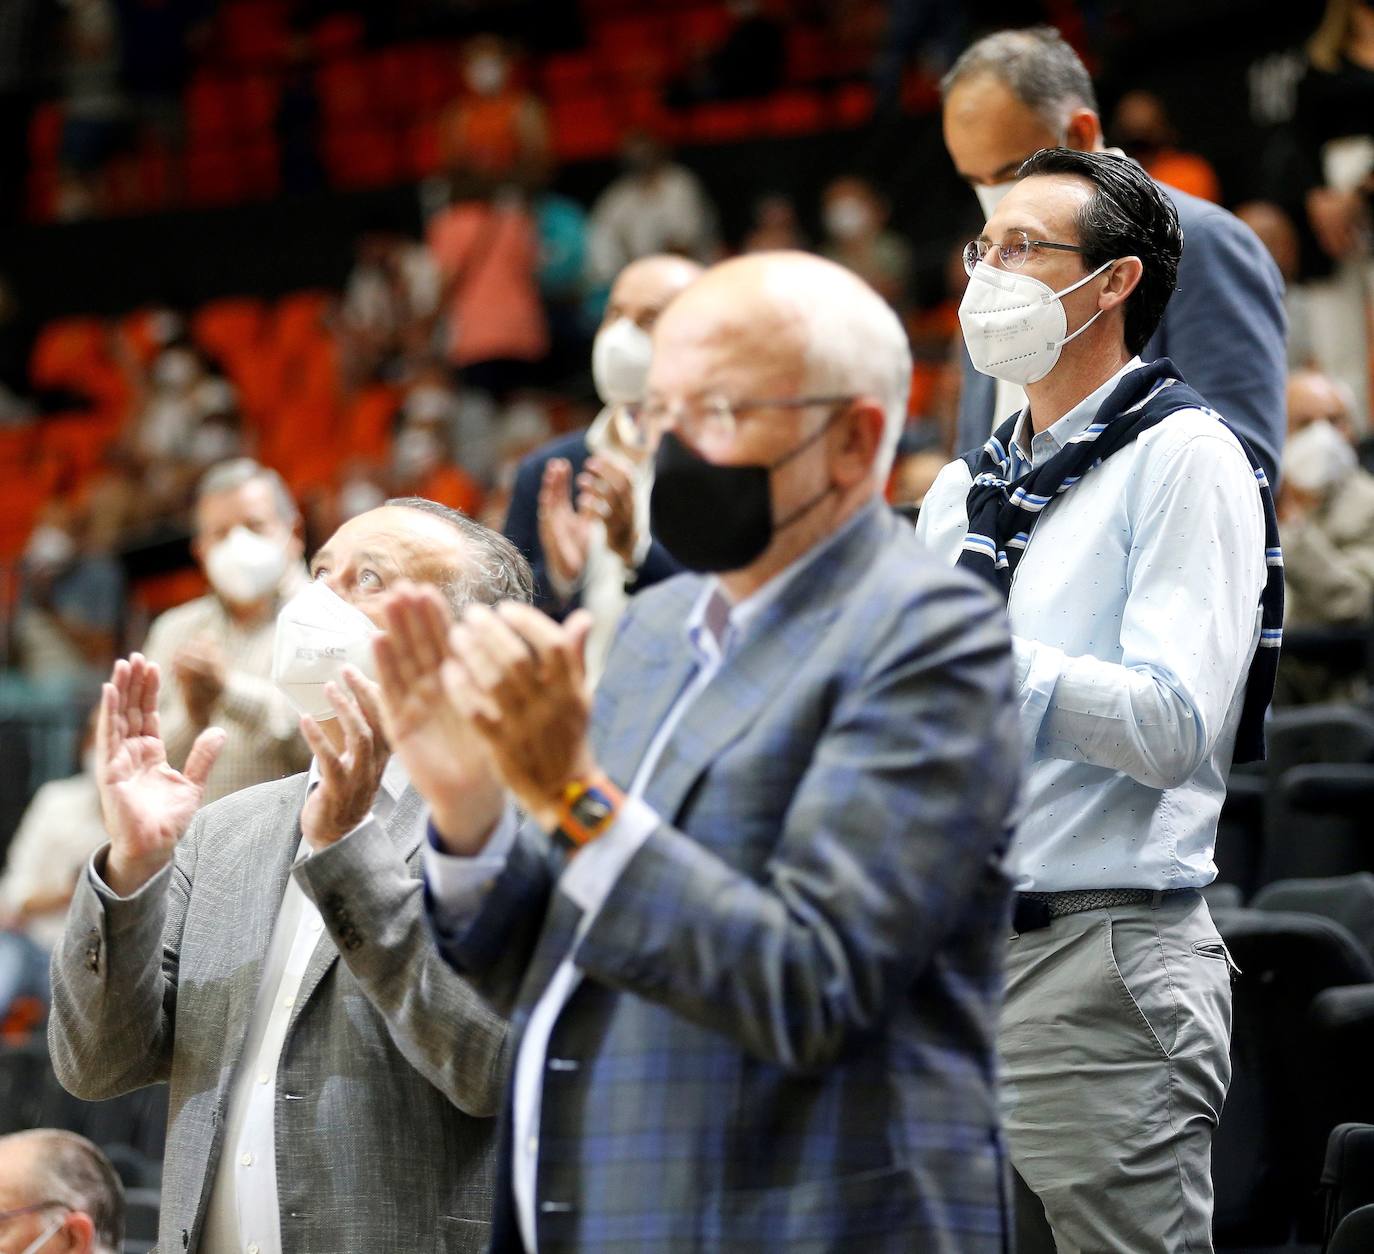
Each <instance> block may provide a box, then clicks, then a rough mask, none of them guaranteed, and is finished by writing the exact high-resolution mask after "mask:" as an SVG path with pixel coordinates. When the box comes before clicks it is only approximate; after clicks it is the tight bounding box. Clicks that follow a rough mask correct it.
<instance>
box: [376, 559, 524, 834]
mask: <svg viewBox="0 0 1374 1254" xmlns="http://www.w3.org/2000/svg"><path fill="white" fill-rule="evenodd" d="M385 617H386V625H387V630H386V632H385V634H383V635H381V636H378V637H377V638H376V639H375V640H374V641H373V650H374V653H375V656H376V659H377V674H378V677H379V679H380V680H381V715H382V725H383V727H384V728H385V731H386V737H387V740H388V741H389V742H390V744H391V747H392V750H393V751H394V752H395V753H397V754H398V755H399V756H400V759H401V762H402V764H403V765H404V766H405V768H406V771H407V773H408V774H409V775H410V782H411V783H412V784H414V785H415V788H416V790H417V791H418V792H419V793H420V795H421V796H422V797H424V799H425V800H426V801H427V802H428V803H429V807H430V810H431V813H432V816H433V820H434V826H435V828H436V830H437V831H438V832H439V833H440V834H441V835H442V837H443V840H444V844H445V846H446V847H447V848H448V849H449V851H450V852H452V853H456V854H464V855H470V854H475V853H478V852H480V851H481V849H482V847H483V846H484V845H485V844H486V841H487V837H488V836H490V834H491V832H492V830H493V828H495V826H496V824H497V821H498V820H499V819H500V817H501V811H502V808H503V807H504V805H505V790H504V789H503V788H502V786H501V783H500V781H499V779H498V778H497V776H496V773H495V771H494V769H493V767H492V764H491V760H490V758H489V756H488V755H487V752H486V747H485V745H484V743H483V741H482V738H481V737H480V736H478V735H477V734H476V733H475V732H474V731H473V728H472V724H471V721H470V720H469V718H468V717H467V716H466V715H465V714H464V712H463V710H462V708H461V707H460V706H459V704H458V703H457V702H456V701H455V700H454V698H453V686H454V685H455V684H458V685H461V678H460V674H459V670H458V663H457V660H456V659H455V658H454V657H453V656H452V655H451V653H450V651H449V645H448V633H449V629H450V628H451V627H452V626H453V617H452V615H451V614H450V613H449V610H448V606H447V605H446V604H445V602H444V599H443V598H442V597H441V596H440V595H439V593H438V592H437V591H436V590H435V589H433V588H427V587H421V586H419V585H417V584H401V585H398V586H397V588H396V589H395V590H394V591H393V592H392V593H391V595H390V596H389V597H388V599H387V603H386V606H385Z"/></svg>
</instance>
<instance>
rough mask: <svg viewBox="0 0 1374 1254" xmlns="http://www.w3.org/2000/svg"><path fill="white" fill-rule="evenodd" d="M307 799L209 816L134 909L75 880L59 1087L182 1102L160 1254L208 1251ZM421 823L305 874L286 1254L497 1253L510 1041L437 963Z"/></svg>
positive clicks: (282, 1175)
mask: <svg viewBox="0 0 1374 1254" xmlns="http://www.w3.org/2000/svg"><path fill="white" fill-rule="evenodd" d="M305 789H306V776H305V775H296V776H293V777H291V778H289V779H284V780H279V781H277V782H274V783H270V784H261V785H259V786H257V787H255V788H248V789H245V790H244V791H242V792H238V793H234V794H232V795H231V796H228V797H225V798H224V799H223V800H221V801H218V802H215V803H214V804H213V805H210V806H207V807H206V808H205V809H204V810H202V811H201V812H200V813H199V814H198V815H197V816H196V818H195V820H194V821H193V822H192V824H191V827H190V830H189V831H188V832H187V834H186V836H185V837H184V838H183V840H182V842H181V844H180V846H179V847H178V849H177V854H176V859H175V861H174V862H173V863H172V865H171V866H169V867H168V868H166V869H165V870H163V871H162V872H160V873H159V874H158V875H157V876H156V877H155V878H154V879H153V880H151V881H150V882H149V883H148V884H147V885H145V887H144V888H143V889H142V890H140V891H139V892H138V893H137V894H135V895H134V896H133V897H131V898H128V899H126V900H121V899H119V898H116V897H114V896H113V895H111V894H110V893H108V891H105V890H103V889H98V888H96V887H93V886H92V884H91V882H90V879H89V877H87V876H82V878H81V881H80V883H79V885H78V887H77V892H76V898H75V900H74V901H73V903H72V907H71V913H70V915H69V917H68V922H67V930H66V935H65V936H64V938H63V942H62V945H61V947H60V948H59V949H58V950H57V952H56V953H55V954H54V956H53V963H52V982H53V1008H52V1018H51V1020H50V1024H49V1029H48V1039H49V1042H50V1044H51V1049H52V1057H53V1063H54V1065H55V1067H56V1069H57V1075H58V1078H59V1079H60V1080H61V1081H62V1083H63V1085H65V1086H66V1088H67V1089H69V1090H70V1091H71V1092H72V1093H74V1094H75V1095H76V1096H78V1097H83V1098H88V1099H92V1100H95V1099H100V1098H105V1097H112V1096H115V1095H117V1094H119V1093H124V1092H128V1091H129V1090H130V1089H135V1088H139V1087H141V1086H143V1085H146V1084H152V1083H154V1082H156V1081H159V1080H166V1081H169V1082H170V1084H171V1101H170V1115H169V1119H168V1129H167V1154H166V1160H165V1163H164V1168H163V1177H162V1212H161V1220H160V1223H159V1231H158V1238H159V1247H160V1249H161V1250H162V1251H163V1252H164V1254H174V1252H175V1251H180V1250H185V1249H191V1250H194V1249H197V1248H199V1242H200V1240H201V1232H200V1226H201V1224H202V1222H203V1219H204V1214H205V1207H206V1203H207V1201H208V1198H209V1192H210V1185H211V1183H212V1181H213V1179H214V1172H215V1167H216V1164H217V1162H218V1160H219V1155H220V1153H221V1150H222V1140H223V1132H224V1128H223V1122H224V1121H223V1115H224V1112H225V1110H226V1108H227V1102H228V1092H229V1087H230V1084H231V1083H232V1080H233V1077H234V1072H235V1070H236V1068H237V1066H238V1064H239V1059H240V1054H241V1052H242V1049H243V1044H244V1038H245V1035H246V1033H247V1028H248V1021H249V1017H250V1015H251V1014H252V1010H253V1003H254V999H255V997H256V995H257V991H258V981H259V978H260V975H259V973H260V971H261V968H262V964H263V960H264V958H265V956H266V953H267V947H268V942H269V941H270V939H271V934H272V926H273V923H274V922H275V920H276V915H277V910H278V906H279V904H280V902H281V897H282V893H283V891H284V890H285V887H286V877H287V875H288V874H290V873H293V872H291V869H290V863H291V858H292V855H293V854H294V853H295V850H296V848H297V845H298V842H299V840H300V811H301V806H302V804H303V803H304V800H305ZM420 813H421V806H420V801H419V797H418V795H417V794H416V793H415V792H414V791H413V790H408V791H407V792H406V793H404V794H403V795H402V797H401V798H400V800H399V802H398V803H397V806H396V809H395V811H394V812H393V814H392V816H391V819H390V821H389V823H388V824H387V827H386V830H385V831H383V830H381V829H380V828H373V829H364V830H363V831H360V832H357V833H354V834H353V835H352V836H350V837H349V838H348V839H347V840H345V841H342V842H340V843H339V844H337V845H335V846H333V847H331V848H329V849H326V850H324V851H322V852H320V853H317V854H315V855H314V856H312V857H311V858H309V859H308V860H306V861H305V862H303V863H302V864H301V865H300V866H299V867H298V868H297V869H296V870H295V872H294V874H295V875H296V876H297V877H298V878H299V880H300V883H301V887H302V888H303V890H304V891H305V892H306V894H307V895H308V896H309V897H310V898H311V899H312V900H313V901H314V902H315V903H316V905H317V906H319V908H320V912H321V914H322V916H323V918H324V923H325V932H324V934H323V935H322V936H321V938H320V941H319V943H318V945H317V946H316V948H315V953H314V955H313V957H312V958H311V960H310V965H309V967H308V969H307V971H306V975H305V979H304V982H303V983H302V985H301V993H300V996H299V997H298V999H297V1002H296V1006H295V1008H294V1010H293V1011H292V1017H291V1022H290V1026H289V1028H288V1033H287V1038H286V1043H285V1045H284V1047H283V1049H282V1058H281V1064H280V1067H279V1069H278V1072H277V1098H278V1103H279V1104H278V1108H277V1137H276V1143H277V1187H278V1193H279V1198H280V1208H281V1209H280V1213H281V1234H282V1247H283V1249H285V1250H288V1251H299V1252H300V1254H362V1252H363V1251H368V1252H369V1254H370V1252H371V1251H382V1250H386V1251H407V1252H409V1251H429V1250H436V1251H461V1252H463V1254H469V1252H471V1254H476V1251H479V1250H482V1249H484V1248H485V1247H486V1242H487V1237H488V1232H489V1224H488V1219H489V1216H490V1212H491V1204H492V1143H493V1140H494V1136H495V1131H496V1120H495V1119H492V1118H490V1117H489V1116H491V1115H493V1114H495V1113H496V1110H497V1108H498V1106H499V1103H500V1094H501V1090H502V1084H503V1081H504V1078H505V1066H506V1033H507V1029H506V1024H505V1023H504V1022H503V1020H502V1019H500V1018H499V1017H498V1016H497V1015H496V1014H494V1013H493V1012H492V1011H491V1010H490V1009H489V1008H488V1006H487V1005H486V1003H485V1002H483V1001H482V999H481V998H480V997H479V996H478V994H477V993H476V992H474V990H473V989H472V987H471V986H470V985H469V984H468V982H467V981H466V980H464V979H463V978H461V977H460V976H458V975H456V974H455V973H454V972H453V971H452V970H450V969H449V968H448V967H447V966H445V965H444V964H443V963H442V962H441V961H439V959H438V957H437V955H436V954H435V953H434V946H433V942H432V941H431V939H430V937H429V934H428V930H427V928H426V926H425V920H424V911H423V907H422V904H421V882H420V879H419V878H418V876H419V871H418V863H419V857H418V853H419V842H420V839H421V837H422V835H423V826H422V825H421V824H419V823H418V821H417V820H418V819H419V817H420ZM96 856H97V865H99V864H100V860H102V859H103V857H104V853H103V852H102V853H100V854H97V855H96Z"/></svg>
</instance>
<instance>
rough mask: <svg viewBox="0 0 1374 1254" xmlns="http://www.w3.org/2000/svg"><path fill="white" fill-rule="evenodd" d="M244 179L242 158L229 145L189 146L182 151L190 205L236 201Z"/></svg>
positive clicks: (239, 195)
mask: <svg viewBox="0 0 1374 1254" xmlns="http://www.w3.org/2000/svg"><path fill="white" fill-rule="evenodd" d="M247 182H248V180H247V178H246V172H245V170H244V165H243V158H242V156H241V154H240V153H239V152H237V151H236V150H234V149H232V148H204V149H192V150H191V151H190V152H188V153H187V154H186V199H187V200H188V201H189V202H190V203H191V204H193V205H199V206H203V207H208V206H211V205H232V204H237V203H238V202H239V201H241V200H242V199H243V197H244V191H245V189H246V187H247Z"/></svg>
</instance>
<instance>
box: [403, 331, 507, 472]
mask: <svg viewBox="0 0 1374 1254" xmlns="http://www.w3.org/2000/svg"><path fill="white" fill-rule="evenodd" d="M400 420H401V425H402V427H403V428H404V427H405V426H406V425H408V424H412V423H416V424H430V425H433V426H434V427H435V429H436V430H437V431H438V432H439V434H440V436H441V437H442V439H443V442H444V450H445V452H446V454H447V455H448V456H449V457H451V458H452V459H453V460H454V461H456V462H457V463H458V464H459V465H460V466H461V467H462V468H463V469H464V470H465V471H466V472H467V473H468V474H470V475H471V476H472V477H473V478H474V479H476V480H477V481H478V482H479V483H481V484H483V485H485V484H487V483H489V482H490V481H491V477H492V475H493V473H494V472H495V469H496V446H497V442H498V431H497V428H498V425H499V424H498V422H497V415H496V406H495V405H494V404H493V402H492V400H491V397H489V396H488V395H487V394H486V393H485V392H479V391H476V390H475V389H472V388H467V389H462V388H458V387H455V386H454V383H453V379H452V376H451V375H450V374H449V372H448V370H446V369H445V368H444V365H443V363H442V362H441V361H436V360H434V359H433V358H431V359H430V360H429V361H427V362H426V363H425V364H424V365H422V366H420V367H419V368H418V369H417V370H416V372H415V375H414V378H413V380H412V382H411V384H410V387H409V388H408V389H407V390H406V394H405V397H404V399H403V400H402V401H401V409H400Z"/></svg>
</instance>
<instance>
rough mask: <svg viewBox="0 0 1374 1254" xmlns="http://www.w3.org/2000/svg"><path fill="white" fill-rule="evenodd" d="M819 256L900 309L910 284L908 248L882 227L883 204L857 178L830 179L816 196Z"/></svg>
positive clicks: (883, 224) (899, 237) (904, 242)
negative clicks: (818, 199)
mask: <svg viewBox="0 0 1374 1254" xmlns="http://www.w3.org/2000/svg"><path fill="white" fill-rule="evenodd" d="M822 222H823V225H824V226H825V236H826V238H825V241H824V243H823V244H822V245H821V255H822V256H825V257H829V258H830V259H831V260H832V261H838V262H839V263H840V265H842V266H844V267H846V268H847V269H849V270H852V271H853V272H854V273H855V274H857V275H858V276H859V277H860V278H861V279H863V280H864V282H865V283H867V284H868V285H869V286H870V287H872V288H873V289H874V291H876V292H877V293H878V295H880V296H881V297H882V298H883V299H884V300H885V301H887V302H888V304H890V305H892V306H894V307H895V308H897V309H898V310H901V309H902V308H903V307H904V306H905V304H906V299H907V285H908V283H909V282H910V279H911V247H910V245H909V244H908V243H907V242H906V241H905V240H904V239H903V238H902V237H901V236H900V235H898V234H897V233H896V232H895V231H889V230H887V229H886V226H887V203H886V202H885V201H884V200H883V199H882V197H880V196H879V195H878V193H877V192H876V191H874V189H873V188H872V187H871V186H870V185H869V184H868V183H866V182H865V181H864V180H863V179H861V178H856V177H854V176H853V175H846V176H844V177H842V178H837V179H835V180H834V181H833V182H832V183H831V184H830V185H829V186H828V187H827V188H826V189H825V192H824V193H823V196H822Z"/></svg>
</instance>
